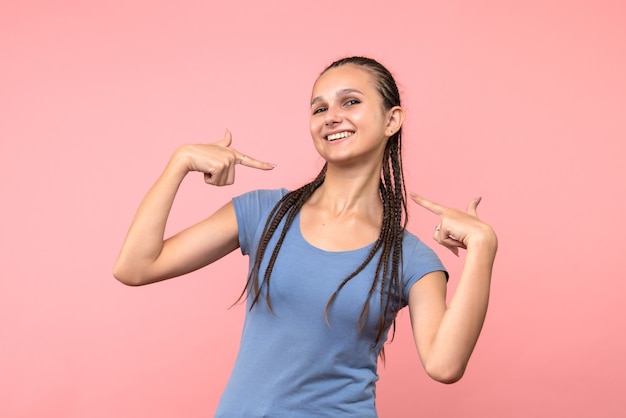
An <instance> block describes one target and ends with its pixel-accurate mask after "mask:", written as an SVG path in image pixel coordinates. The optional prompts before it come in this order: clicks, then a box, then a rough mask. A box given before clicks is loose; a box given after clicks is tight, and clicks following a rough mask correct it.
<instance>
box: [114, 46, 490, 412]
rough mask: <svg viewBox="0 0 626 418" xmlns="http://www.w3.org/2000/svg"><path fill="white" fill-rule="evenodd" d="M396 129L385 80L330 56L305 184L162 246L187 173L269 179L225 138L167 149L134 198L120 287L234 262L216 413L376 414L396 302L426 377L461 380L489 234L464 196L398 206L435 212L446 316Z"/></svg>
mask: <svg viewBox="0 0 626 418" xmlns="http://www.w3.org/2000/svg"><path fill="white" fill-rule="evenodd" d="M403 121H404V111H403V109H402V107H401V106H400V97H399V93H398V89H397V86H396V84H395V81H394V79H393V77H392V75H391V74H390V73H389V71H388V70H387V69H386V68H384V67H383V66H382V65H381V64H379V63H378V62H376V61H374V60H372V59H368V58H363V57H350V58H345V59H342V60H339V61H337V62H335V63H333V64H331V65H330V66H329V67H328V68H327V69H326V70H324V72H322V74H321V75H320V76H319V78H318V79H317V81H316V82H315V84H314V86H313V93H312V99H311V117H310V130H311V136H312V139H313V142H314V144H315V148H316V149H317V151H318V152H319V154H320V155H321V156H322V157H323V158H324V160H325V161H326V164H325V165H324V168H323V169H322V171H321V172H320V173H319V175H318V176H317V178H316V179H315V180H314V181H312V182H311V183H309V184H307V185H305V186H303V187H302V188H300V189H298V190H295V191H287V190H285V189H281V190H258V191H253V192H250V193H246V194H244V195H242V196H239V197H236V198H234V199H233V200H232V201H231V202H228V203H227V204H225V205H224V206H223V207H222V208H221V209H219V210H218V211H217V212H215V213H214V214H213V215H211V216H209V217H208V218H207V219H205V220H204V221H201V222H199V223H198V224H196V225H193V226H191V227H190V228H188V229H186V230H184V231H182V232H180V233H178V234H176V235H174V236H173V237H171V238H168V239H164V230H165V224H166V220H167V217H168V215H169V212H170V208H171V206H172V202H173V200H174V197H175V195H176V192H177V189H178V187H179V185H180V183H181V182H182V180H183V178H184V177H185V175H186V174H187V173H188V172H190V171H199V172H203V173H204V175H205V181H206V182H207V183H209V184H212V185H216V186H223V185H227V184H232V183H233V181H234V178H235V168H236V166H237V165H242V166H246V167H251V168H254V169H260V170H271V169H272V168H273V165H272V164H270V163H267V162H262V161H259V160H256V159H254V158H252V157H250V156H247V155H245V154H243V153H241V152H240V151H238V150H236V149H235V148H233V147H231V135H230V133H227V134H226V136H225V137H224V138H223V139H222V140H220V141H218V142H214V143H212V144H205V145H185V146H182V147H180V148H179V149H178V150H177V151H176V152H175V153H174V155H173V156H172V158H171V160H170V162H169V163H168V165H167V166H166V168H165V170H164V172H163V173H162V175H161V176H160V177H159V179H158V180H157V182H156V183H155V184H154V186H153V187H152V188H151V189H150V191H149V192H148V194H147V195H146V197H145V198H144V200H143V201H142V203H141V205H140V206H139V209H138V211H137V214H136V216H135V218H134V220H133V222H132V225H131V227H130V230H129V232H128V235H127V237H126V240H125V242H124V245H123V247H122V250H121V253H120V255H119V258H118V260H117V263H116V264H115V268H114V275H115V277H116V278H117V279H118V280H120V281H122V282H123V283H125V284H128V285H144V284H148V283H153V282H157V281H160V280H164V279H168V278H171V277H175V276H179V275H182V274H185V273H188V272H191V271H193V270H196V269H198V268H201V267H203V266H206V265H208V264H210V263H212V262H214V261H216V260H218V259H219V258H221V257H223V256H224V255H226V254H228V253H230V252H231V251H233V250H235V249H237V248H241V251H242V253H243V254H246V255H250V262H249V264H250V270H249V276H248V281H247V284H246V286H245V290H244V295H245V297H246V300H247V306H248V311H247V314H246V319H245V326H244V330H243V334H242V339H241V345H240V351H239V355H238V357H237V361H236V364H235V366H234V369H233V372H232V375H231V378H230V381H229V383H228V386H227V388H226V390H225V392H224V394H223V395H222V399H221V401H220V405H219V407H218V410H217V412H216V416H220V417H231V418H232V417H246V418H250V417H265V416H271V417H290V418H294V417H311V416H316V417H318V416H333V417H336V416H341V417H359V418H364V417H376V416H377V414H376V408H375V383H376V381H377V379H378V375H377V359H378V356H379V355H380V354H381V350H382V347H383V344H384V342H385V340H386V339H387V333H388V331H389V329H390V328H391V326H392V325H393V323H394V318H395V316H396V314H397V312H398V311H399V310H400V309H401V308H403V307H404V306H407V305H408V306H409V310H410V317H411V324H412V325H411V326H412V329H413V334H414V338H415V344H416V347H417V352H418V354H419V357H420V359H421V361H422V363H423V365H424V368H425V370H426V372H427V373H428V375H429V376H431V377H432V378H433V379H435V380H438V381H440V382H444V383H452V382H455V381H457V380H458V379H460V378H461V377H462V375H463V373H464V371H465V367H466V365H467V363H468V361H469V358H470V355H471V353H472V350H473V348H474V345H475V343H476V340H477V338H478V336H479V333H480V330H481V327H482V324H483V321H484V318H485V314H486V311H487V304H488V298H489V287H490V280H491V270H492V265H493V261H494V258H495V254H496V248H497V238H496V235H495V234H494V232H493V230H492V228H491V227H489V226H488V225H487V224H485V223H483V222H482V221H480V220H479V218H478V216H477V214H476V207H477V206H478V203H479V201H480V199H474V200H472V201H471V202H470V203H469V206H468V209H467V211H460V210H456V209H451V208H448V207H445V206H442V205H440V204H437V203H434V202H432V201H429V200H426V199H424V198H422V197H420V196H417V195H412V196H411V197H412V199H413V200H414V201H415V202H416V203H417V204H418V205H420V206H422V207H424V208H426V209H427V210H430V211H431V212H434V213H435V214H437V215H439V216H440V222H439V224H438V225H437V226H436V228H435V232H434V239H435V240H436V241H437V242H438V243H439V244H441V245H443V246H445V247H447V248H448V249H450V250H451V251H453V252H454V253H455V254H458V251H459V249H465V250H466V251H467V254H466V258H465V264H464V267H463V270H462V274H461V278H460V282H459V284H458V286H457V290H456V292H455V294H454V297H453V298H452V300H451V302H450V304H449V305H447V304H446V282H447V273H446V272H445V270H444V267H443V266H442V264H441V263H440V261H439V259H438V258H437V256H436V255H435V254H434V253H433V251H432V250H430V249H429V248H428V247H427V246H426V245H425V244H423V243H422V242H421V241H420V240H419V239H418V238H417V237H415V236H414V235H412V234H411V233H409V232H408V231H406V230H405V224H406V192H405V186H404V180H403V174H402V163H401V137H402V123H403Z"/></svg>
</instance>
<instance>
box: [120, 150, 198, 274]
mask: <svg viewBox="0 0 626 418" xmlns="http://www.w3.org/2000/svg"><path fill="white" fill-rule="evenodd" d="M186 174H187V168H186V167H185V164H184V161H183V158H182V157H181V156H180V155H179V153H175V154H174V156H173V157H172V159H171V160H170V162H169V163H168V165H167V166H166V168H165V170H164V171H163V173H162V174H161V175H160V176H159V178H158V179H157V181H156V182H155V183H154V185H153V186H152V187H151V188H150V190H149V191H148V193H147V194H146V196H145V197H144V198H143V200H142V202H141V204H140V205H139V208H138V209H137V212H136V214H135V217H134V218H133V221H132V223H131V225H130V228H129V230H128V233H127V235H126V239H125V240H124V244H123V245H122V249H121V251H120V254H119V256H118V259H117V261H116V263H115V267H114V271H113V274H114V276H115V277H116V278H117V279H118V280H120V281H122V282H124V283H127V284H138V278H139V277H140V276H141V275H142V274H143V273H144V272H145V271H146V270H147V269H148V268H149V266H150V265H151V264H152V263H154V262H155V261H156V259H157V258H158V256H159V254H160V253H161V250H162V249H163V241H164V234H165V226H166V223H167V218H168V216H169V213H170V211H171V208H172V204H173V202H174V198H175V197H176V193H177V192H178V189H179V187H180V184H181V182H182V180H183V179H184V177H185V175H186Z"/></svg>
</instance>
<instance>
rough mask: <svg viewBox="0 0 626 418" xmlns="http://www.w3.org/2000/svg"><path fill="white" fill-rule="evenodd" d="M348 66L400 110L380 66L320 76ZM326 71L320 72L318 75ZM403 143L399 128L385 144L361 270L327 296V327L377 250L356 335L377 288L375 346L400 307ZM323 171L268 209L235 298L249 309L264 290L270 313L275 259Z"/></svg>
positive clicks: (357, 60) (367, 63)
mask: <svg viewBox="0 0 626 418" xmlns="http://www.w3.org/2000/svg"><path fill="white" fill-rule="evenodd" d="M346 64H353V65H357V66H360V67H362V68H364V69H366V70H368V71H369V72H370V73H371V74H372V77H373V79H374V80H375V82H376V85H377V87H378V92H379V93H380V95H381V97H382V100H383V107H384V108H385V109H391V108H392V107H394V106H399V105H400V94H399V91H398V88H397V85H396V83H395V80H394V79H393V76H392V75H391V73H389V71H388V70H387V69H386V68H385V67H384V66H382V65H381V64H380V63H378V62H377V61H375V60H372V59H370V58H364V57H350V58H344V59H342V60H339V61H336V62H334V63H333V64H331V65H330V66H329V67H328V68H326V70H324V72H326V71H327V70H329V69H331V68H336V67H339V66H342V65H346ZM324 72H322V74H323V73H324ZM401 139H402V129H401V128H400V130H399V131H398V132H396V133H395V134H394V135H393V136H391V137H390V138H389V139H388V141H387V145H386V147H385V152H384V156H383V161H382V162H383V164H382V170H381V171H382V172H381V179H380V186H379V192H380V198H381V201H382V205H383V218H382V222H381V228H380V234H379V236H378V238H377V240H376V242H375V243H374V245H373V247H372V249H371V250H370V252H369V253H368V255H367V256H366V257H365V259H364V260H363V262H362V263H361V265H359V267H357V268H356V270H354V271H353V272H352V273H351V274H350V275H348V276H347V277H346V278H345V279H344V280H343V281H342V282H341V283H340V284H339V286H338V287H337V289H336V290H335V292H334V293H333V294H332V295H331V296H330V298H329V300H328V302H327V304H326V309H325V311H324V320H325V321H326V323H328V324H330V322H329V319H328V312H329V309H330V306H331V305H332V304H333V302H334V301H335V299H336V298H337V295H338V294H339V292H340V291H341V290H342V289H343V287H344V286H345V285H346V284H347V283H348V282H349V281H350V280H352V279H353V278H354V277H356V276H357V275H358V274H359V273H360V272H362V271H363V269H365V267H366V266H367V265H368V264H369V263H370V262H371V261H372V260H373V259H374V258H375V256H376V254H377V253H378V252H379V251H380V257H379V258H378V264H377V265H376V271H375V274H374V277H373V278H372V282H371V286H370V289H369V292H368V295H367V298H366V300H365V301H364V303H363V307H362V308H361V313H360V315H359V318H358V330H359V331H361V330H362V329H363V328H364V327H365V324H366V322H367V318H368V316H369V311H370V300H371V299H372V297H374V293H375V292H376V289H377V288H378V287H379V286H380V291H379V292H380V295H379V302H380V306H381V312H380V316H379V318H378V330H377V335H376V340H375V342H374V345H377V344H378V343H379V342H380V341H381V339H382V338H383V335H384V333H385V330H386V329H388V328H389V327H393V332H394V333H395V317H396V313H397V311H398V309H399V308H400V307H401V306H402V305H401V302H402V301H401V299H402V280H401V276H402V271H401V262H402V240H403V236H404V229H405V227H406V224H407V220H408V219H407V204H406V189H405V185H404V174H403V170H402V147H401V142H402V141H401ZM326 169H327V165H324V167H323V168H322V170H321V172H320V173H319V174H318V176H317V177H316V178H315V180H313V181H312V182H310V183H308V184H306V185H304V186H302V187H301V188H299V189H297V190H295V191H292V192H289V193H287V194H286V195H285V196H283V198H282V199H281V200H280V201H279V202H278V203H277V204H276V205H275V206H274V208H273V209H272V211H271V213H270V215H269V217H268V219H267V221H266V223H265V227H264V229H263V233H262V235H261V239H260V242H259V247H258V249H257V252H256V255H255V260H254V265H253V267H252V270H251V272H250V275H249V276H248V281H247V283H246V286H245V288H244V290H243V292H242V293H241V295H240V297H239V299H241V298H243V296H244V295H245V294H247V293H249V294H251V295H252V303H251V306H250V309H252V307H254V305H256V304H257V302H258V300H259V297H260V295H261V293H262V290H265V301H266V304H267V307H268V309H269V310H270V312H272V313H273V310H272V306H271V302H270V292H269V288H270V278H271V274H272V270H273V268H274V264H275V263H276V260H277V258H278V254H279V251H280V248H281V245H282V243H283V241H284V239H285V236H286V234H287V231H288V230H289V228H290V227H291V224H292V223H293V220H294V219H295V217H296V215H297V213H298V212H299V211H300V209H301V208H302V206H303V205H304V203H305V202H306V201H307V200H308V199H309V198H310V197H311V195H312V194H313V193H314V192H315V190H317V188H319V187H320V186H321V185H322V183H324V179H325V177H326ZM283 219H284V220H285V225H284V226H283V228H282V230H281V231H280V235H279V236H278V240H277V242H276V245H275V246H274V249H273V250H272V254H271V256H270V258H269V261H268V265H267V268H266V269H265V272H264V274H263V279H262V280H260V279H259V270H260V268H261V261H262V260H263V258H264V256H265V253H266V250H267V246H268V243H269V241H270V239H271V238H272V237H273V236H274V234H275V233H276V230H277V229H278V226H279V225H280V223H281V222H282V220H283ZM264 288H265V289H264ZM392 339H393V334H392ZM381 356H383V358H384V350H383V351H381Z"/></svg>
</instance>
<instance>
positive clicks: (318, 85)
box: [311, 64, 377, 97]
mask: <svg viewBox="0 0 626 418" xmlns="http://www.w3.org/2000/svg"><path fill="white" fill-rule="evenodd" d="M345 89H356V90H359V91H361V92H363V93H365V94H368V93H377V90H376V82H375V80H374V77H373V76H372V74H371V73H370V72H369V71H368V70H366V69H364V68H362V67H359V66H356V65H353V64H346V65H342V66H340V67H336V68H331V69H330V70H327V71H326V72H325V73H323V74H322V75H320V76H319V78H318V79H317V80H316V81H315V84H314V85H313V93H312V95H311V97H318V96H326V95H332V94H334V93H335V92H336V91H339V90H345Z"/></svg>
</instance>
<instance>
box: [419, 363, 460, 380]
mask: <svg viewBox="0 0 626 418" xmlns="http://www.w3.org/2000/svg"><path fill="white" fill-rule="evenodd" d="M425 369H426V373H427V374H428V376H429V377H430V378H431V379H433V380H435V381H437V382H439V383H443V384H446V385H451V384H452V383H456V382H458V381H459V380H461V378H462V377H463V375H464V374H465V365H451V364H449V365H439V366H432V365H426V366H425Z"/></svg>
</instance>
